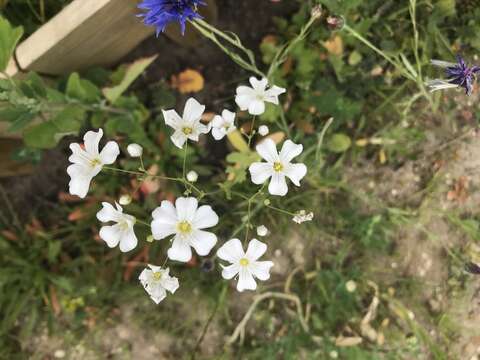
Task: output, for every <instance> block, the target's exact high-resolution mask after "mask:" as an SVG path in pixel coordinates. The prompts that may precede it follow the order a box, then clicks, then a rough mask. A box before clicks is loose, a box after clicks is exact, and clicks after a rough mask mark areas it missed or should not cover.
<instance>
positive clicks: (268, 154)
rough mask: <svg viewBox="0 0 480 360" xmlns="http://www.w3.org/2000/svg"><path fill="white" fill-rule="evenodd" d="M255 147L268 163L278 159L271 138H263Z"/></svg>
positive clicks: (275, 147)
mask: <svg viewBox="0 0 480 360" xmlns="http://www.w3.org/2000/svg"><path fill="white" fill-rule="evenodd" d="M255 149H256V150H257V152H258V153H259V154H260V156H261V157H262V158H263V159H265V160H266V161H267V162H269V163H275V162H277V161H280V157H279V156H278V152H277V146H276V145H275V142H274V141H273V140H272V139H265V140H263V141H262V142H261V143H260V144H258V145H257V146H256V147H255Z"/></svg>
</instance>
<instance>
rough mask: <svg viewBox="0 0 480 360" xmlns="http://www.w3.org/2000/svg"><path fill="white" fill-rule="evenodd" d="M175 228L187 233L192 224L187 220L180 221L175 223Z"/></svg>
mask: <svg viewBox="0 0 480 360" xmlns="http://www.w3.org/2000/svg"><path fill="white" fill-rule="evenodd" d="M177 229H178V231H179V232H180V233H182V234H188V233H190V232H191V231H192V225H190V223H189V222H188V221H180V222H179V223H178V224H177Z"/></svg>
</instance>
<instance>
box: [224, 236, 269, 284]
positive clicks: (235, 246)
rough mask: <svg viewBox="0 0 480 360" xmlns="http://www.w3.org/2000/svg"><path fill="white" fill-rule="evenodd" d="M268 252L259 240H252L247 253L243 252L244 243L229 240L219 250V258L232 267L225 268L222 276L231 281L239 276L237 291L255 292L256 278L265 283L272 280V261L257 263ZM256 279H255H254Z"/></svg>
mask: <svg viewBox="0 0 480 360" xmlns="http://www.w3.org/2000/svg"><path fill="white" fill-rule="evenodd" d="M266 251H267V245H266V244H264V243H262V242H261V241H258V240H257V239H252V240H250V243H249V244H248V249H247V252H246V253H245V252H244V251H243V247H242V243H241V242H240V240H238V239H231V240H228V241H227V242H226V243H225V244H223V246H222V247H221V248H220V249H218V251H217V256H218V257H219V258H220V259H222V260H225V261H228V262H230V263H231V265H228V266H223V265H222V268H223V271H222V276H223V278H224V279H227V280H230V279H232V278H233V277H234V276H236V275H237V274H238V275H239V276H238V282H237V290H238V291H243V290H255V289H256V288H257V283H256V281H255V278H257V279H259V280H262V281H265V280H268V279H269V278H270V268H271V267H272V266H273V262H271V261H257V260H258V259H259V258H260V257H261V256H262V255H263V254H265V252H266ZM254 277H255V278H254Z"/></svg>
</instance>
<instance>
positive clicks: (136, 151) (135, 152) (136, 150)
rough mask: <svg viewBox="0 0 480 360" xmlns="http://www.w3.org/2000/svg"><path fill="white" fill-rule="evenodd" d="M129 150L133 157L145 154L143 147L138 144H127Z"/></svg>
mask: <svg viewBox="0 0 480 360" xmlns="http://www.w3.org/2000/svg"><path fill="white" fill-rule="evenodd" d="M127 152H128V155H130V156H131V157H140V156H142V154H143V148H142V147H141V146H140V145H138V144H130V145H128V146H127Z"/></svg>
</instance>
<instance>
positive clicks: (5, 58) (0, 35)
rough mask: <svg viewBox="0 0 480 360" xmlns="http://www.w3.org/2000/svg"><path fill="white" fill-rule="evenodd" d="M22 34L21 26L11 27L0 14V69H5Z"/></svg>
mask: <svg viewBox="0 0 480 360" xmlns="http://www.w3.org/2000/svg"><path fill="white" fill-rule="evenodd" d="M22 35H23V28H22V27H16V28H13V27H12V26H11V25H10V23H9V22H8V20H6V19H5V18H3V17H2V16H0V71H5V70H6V68H7V66H8V62H9V61H10V58H11V57H12V55H13V52H14V50H15V47H16V46H17V43H18V41H19V40H20V38H21V37H22Z"/></svg>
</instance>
